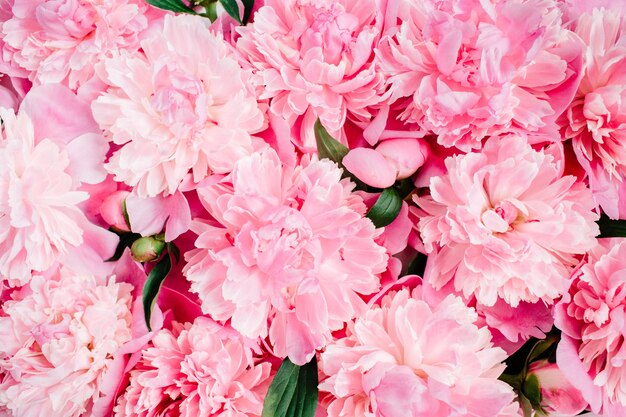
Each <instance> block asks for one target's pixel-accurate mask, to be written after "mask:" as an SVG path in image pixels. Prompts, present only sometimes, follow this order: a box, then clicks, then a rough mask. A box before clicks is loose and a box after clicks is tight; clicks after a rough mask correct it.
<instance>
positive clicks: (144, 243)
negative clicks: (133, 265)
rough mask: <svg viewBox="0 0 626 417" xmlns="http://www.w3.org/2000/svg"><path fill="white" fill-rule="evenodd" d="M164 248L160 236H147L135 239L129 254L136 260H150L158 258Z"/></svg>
mask: <svg viewBox="0 0 626 417" xmlns="http://www.w3.org/2000/svg"><path fill="white" fill-rule="evenodd" d="M163 249H165V242H164V241H163V240H162V238H160V237H156V236H147V237H140V238H139V239H137V240H135V241H134V242H133V244H132V246H131V247H130V254H131V255H132V257H133V259H134V260H136V261H137V262H152V261H155V260H157V259H159V256H161V253H163Z"/></svg>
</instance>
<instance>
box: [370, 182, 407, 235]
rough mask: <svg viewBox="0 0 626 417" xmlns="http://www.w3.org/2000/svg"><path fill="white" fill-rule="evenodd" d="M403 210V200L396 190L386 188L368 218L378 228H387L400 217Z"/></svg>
mask: <svg viewBox="0 0 626 417" xmlns="http://www.w3.org/2000/svg"><path fill="white" fill-rule="evenodd" d="M401 208H402V198H400V194H398V191H396V190H395V189H394V188H386V189H384V190H383V192H382V193H380V196H379V197H378V200H376V203H374V205H373V206H372V208H371V209H370V210H369V211H368V212H367V215H366V216H367V217H368V218H369V219H370V220H371V221H372V223H374V226H376V228H379V227H385V226H387V225H389V224H391V222H393V221H394V220H395V218H396V217H398V213H400V209H401Z"/></svg>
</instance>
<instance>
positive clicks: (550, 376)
mask: <svg viewBox="0 0 626 417" xmlns="http://www.w3.org/2000/svg"><path fill="white" fill-rule="evenodd" d="M533 375H534V376H535V377H536V378H537V380H538V381H539V391H540V393H541V408H542V409H543V410H544V411H545V412H546V413H547V415H549V416H550V417H569V416H575V415H577V414H579V413H580V412H581V411H583V410H584V409H585V408H587V402H586V401H585V400H584V399H583V396H582V394H581V392H580V391H579V390H578V389H576V388H575V387H574V386H573V385H572V384H570V383H569V381H568V380H567V379H566V378H565V375H563V373H562V372H561V370H560V369H559V367H558V366H557V364H555V363H550V362H548V361H547V360H541V361H537V362H533V363H532V364H531V365H530V367H529V368H528V375H527V379H528V377H531V376H533Z"/></svg>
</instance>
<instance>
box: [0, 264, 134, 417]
mask: <svg viewBox="0 0 626 417" xmlns="http://www.w3.org/2000/svg"><path fill="white" fill-rule="evenodd" d="M131 291H132V286H131V285H128V284H119V283H115V280H114V278H113V277H111V278H103V277H96V276H87V275H77V274H75V273H72V272H71V271H67V270H63V269H62V270H60V271H57V272H55V273H54V274H53V276H52V277H44V276H40V275H36V276H34V277H33V278H32V280H31V283H30V287H29V288H25V289H23V290H22V291H21V293H19V297H17V296H16V295H15V294H14V298H16V299H15V300H10V301H7V302H5V303H4V304H3V306H2V312H1V313H0V339H2V344H1V345H0V409H2V408H5V409H7V410H9V411H10V412H11V413H12V414H11V415H12V416H14V417H39V416H44V415H45V416H49V417H78V416H81V415H91V414H89V412H90V410H91V408H92V407H93V405H94V402H96V401H97V400H98V399H99V397H100V394H101V392H100V388H101V385H102V384H103V379H104V378H105V374H106V372H107V371H108V370H109V368H110V367H111V365H112V363H113V361H114V356H115V354H116V352H117V351H118V349H119V348H121V347H122V346H123V345H124V344H125V343H126V342H128V341H130V340H131V338H132V334H131V329H130V327H131V323H132V315H131V302H132V297H131Z"/></svg>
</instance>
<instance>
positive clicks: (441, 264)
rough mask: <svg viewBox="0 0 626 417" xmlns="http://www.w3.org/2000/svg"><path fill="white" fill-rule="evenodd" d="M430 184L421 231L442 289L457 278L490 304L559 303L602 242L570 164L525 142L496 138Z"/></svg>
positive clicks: (433, 279)
mask: <svg viewBox="0 0 626 417" xmlns="http://www.w3.org/2000/svg"><path fill="white" fill-rule="evenodd" d="M445 164H446V167H447V170H448V173H447V174H446V175H444V176H439V177H434V178H432V179H431V180H430V195H429V196H424V197H418V198H415V201H416V202H417V204H418V206H420V208H421V209H422V210H423V211H424V213H423V215H422V216H421V218H420V220H419V230H420V233H421V237H422V240H423V242H424V246H425V248H426V250H427V251H428V252H429V253H431V256H432V259H430V257H429V264H431V263H432V266H433V269H432V271H431V274H430V278H429V283H430V284H431V285H433V286H434V287H435V288H436V289H439V288H441V287H443V286H444V285H445V284H447V283H448V282H450V281H453V283H454V289H455V290H456V291H459V292H461V293H462V294H463V295H464V296H465V297H471V296H472V295H474V296H475V297H476V299H477V301H478V302H479V303H481V304H483V305H485V306H493V305H494V304H495V303H496V302H497V301H498V298H501V299H502V300H504V301H505V302H506V303H507V304H510V305H511V306H513V307H516V306H517V305H518V304H519V303H520V302H521V301H526V302H530V303H535V302H537V301H539V300H542V301H543V302H545V303H547V304H552V303H553V300H554V299H556V298H558V297H559V296H561V295H562V294H563V293H564V292H565V291H566V290H567V287H568V285H569V275H570V273H571V271H572V268H573V266H574V265H576V263H577V262H578V260H577V257H576V255H579V254H584V253H585V252H586V251H588V250H589V249H591V248H592V247H593V246H594V245H595V244H596V239H595V236H596V235H597V234H598V233H599V230H598V226H597V225H596V223H594V222H595V221H596V220H597V219H598V215H597V214H596V213H595V212H594V211H593V210H594V204H593V201H592V198H591V193H590V191H589V190H588V189H587V188H586V186H585V185H584V184H583V183H581V182H577V181H576V178H575V177H573V176H562V171H561V170H562V166H561V165H562V163H561V162H560V161H557V160H555V158H554V157H553V156H552V155H550V154H549V153H547V152H546V151H535V150H533V148H531V147H530V146H529V145H528V144H527V143H526V140H525V139H524V138H522V137H518V136H507V137H493V138H491V139H489V140H488V141H487V142H486V143H485V147H484V148H483V151H482V152H481V153H469V154H467V155H458V156H453V157H449V158H447V159H446V160H445Z"/></svg>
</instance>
